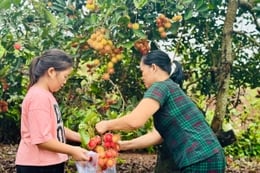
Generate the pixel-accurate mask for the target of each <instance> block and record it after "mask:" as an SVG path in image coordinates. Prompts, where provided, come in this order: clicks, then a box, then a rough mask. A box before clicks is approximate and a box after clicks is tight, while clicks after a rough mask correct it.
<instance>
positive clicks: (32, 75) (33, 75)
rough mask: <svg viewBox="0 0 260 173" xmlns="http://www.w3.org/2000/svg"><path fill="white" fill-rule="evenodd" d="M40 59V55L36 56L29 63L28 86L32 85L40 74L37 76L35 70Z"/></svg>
mask: <svg viewBox="0 0 260 173" xmlns="http://www.w3.org/2000/svg"><path fill="white" fill-rule="evenodd" d="M39 61H40V57H36V58H34V59H33V60H32V62H31V64H30V68H29V77H30V83H29V86H28V88H30V87H31V86H33V85H34V84H35V83H36V82H37V81H38V79H39V77H40V76H38V75H37V74H36V73H35V72H36V69H37V64H38V63H39Z"/></svg>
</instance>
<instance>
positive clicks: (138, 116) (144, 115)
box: [96, 98, 160, 134]
mask: <svg viewBox="0 0 260 173" xmlns="http://www.w3.org/2000/svg"><path fill="white" fill-rule="evenodd" d="M159 108H160V105H159V102H157V101H156V100H154V99H150V98H145V99H142V100H141V101H140V103H139V104H138V105H137V106H136V108H135V109H134V110H133V111H132V112H131V113H130V114H127V115H125V116H123V117H121V118H117V119H113V120H107V121H101V122H99V123H97V124H96V129H97V131H98V132H99V133H100V134H103V133H105V132H106V131H109V130H133V129H137V128H139V127H141V126H143V125H144V124H145V122H146V121H147V120H148V119H149V118H150V117H151V116H152V115H153V114H154V113H155V112H156V111H157V110H158V109H159Z"/></svg>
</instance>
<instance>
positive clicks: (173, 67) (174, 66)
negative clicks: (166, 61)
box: [170, 62, 176, 76]
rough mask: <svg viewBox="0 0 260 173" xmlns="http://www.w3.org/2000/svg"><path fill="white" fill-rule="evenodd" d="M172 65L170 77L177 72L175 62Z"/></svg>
mask: <svg viewBox="0 0 260 173" xmlns="http://www.w3.org/2000/svg"><path fill="white" fill-rule="evenodd" d="M171 63H172V65H171V73H170V76H171V75H172V74H173V73H174V72H175V70H176V64H175V63H174V62H171Z"/></svg>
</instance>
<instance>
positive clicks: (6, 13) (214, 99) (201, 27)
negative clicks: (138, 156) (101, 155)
mask: <svg viewBox="0 0 260 173" xmlns="http://www.w3.org/2000/svg"><path fill="white" fill-rule="evenodd" d="M259 18H260V1H259V0H229V1H228V0H223V1H219V0H207V1H206V0H197V1H192V0H163V1H158V0H87V1H85V0H73V1H72V0H1V2H0V141H1V143H17V142H18V141H19V127H20V106H21V102H22V99H23V97H24V95H25V93H26V90H27V84H28V65H29V63H30V61H31V60H32V58H34V57H35V56H37V55H39V54H40V53H41V52H43V51H44V50H47V49H50V48H59V49H63V50H64V51H66V52H67V53H69V54H71V55H72V56H73V58H74V60H75V68H74V72H73V74H72V75H71V77H70V79H69V80H68V82H67V84H66V86H65V87H64V88H63V89H62V90H61V91H60V92H58V93H56V94H55V95H56V97H57V99H58V102H59V103H60V108H61V111H62V115H63V120H64V122H65V125H66V126H68V127H70V128H72V129H74V130H79V131H80V128H79V127H82V126H81V125H82V124H86V125H87V126H88V127H93V125H94V124H95V123H96V122H98V121H100V120H101V119H113V118H117V117H120V116H122V115H124V114H125V113H127V112H128V111H130V110H132V108H133V107H134V106H135V105H136V104H137V103H138V101H139V100H140V99H141V98H142V95H143V92H144V90H145V88H144V86H143V84H142V81H141V79H140V72H139V69H138V65H139V60H140V58H141V56H142V55H145V54H146V53H147V52H148V51H150V50H153V49H158V48H160V49H163V50H165V51H167V52H168V53H169V54H170V56H173V57H174V59H176V60H178V61H180V62H181V63H182V65H183V68H184V72H185V82H184V85H183V89H184V91H185V92H186V93H187V94H188V95H189V96H190V97H191V98H192V99H193V100H194V102H195V103H196V104H197V105H198V106H199V107H200V108H201V109H202V110H203V111H204V113H205V115H206V118H207V120H208V122H209V124H210V125H211V127H212V129H213V130H214V132H215V133H216V134H220V133H221V132H223V131H226V130H228V129H230V128H232V129H233V130H234V131H235V134H236V139H237V140H236V142H235V143H233V144H232V145H229V146H227V147H225V152H226V154H227V155H231V156H233V157H257V158H259V155H260V99H259V98H260V75H259V74H260V53H259V49H260V39H259V38H260V20H259ZM151 127H152V120H150V121H149V122H148V123H147V124H146V125H145V126H144V127H143V128H141V129H138V130H136V131H133V132H119V133H120V134H121V136H122V138H123V139H131V138H134V137H136V136H140V135H142V134H144V133H146V132H147V131H148V130H150V129H151ZM89 129H91V128H89ZM85 134H88V135H90V136H92V134H94V131H87V132H86V133H85ZM147 151H148V152H155V148H148V149H147Z"/></svg>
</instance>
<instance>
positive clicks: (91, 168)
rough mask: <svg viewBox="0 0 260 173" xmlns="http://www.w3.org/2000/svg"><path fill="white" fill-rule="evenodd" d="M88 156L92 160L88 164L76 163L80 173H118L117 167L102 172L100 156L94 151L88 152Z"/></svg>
mask: <svg viewBox="0 0 260 173" xmlns="http://www.w3.org/2000/svg"><path fill="white" fill-rule="evenodd" d="M88 156H90V157H91V160H90V161H88V162H80V161H77V162H76V167H77V170H78V173H116V167H115V166H113V167H111V168H107V169H106V170H104V171H102V172H100V171H99V168H98V154H97V153H96V152H93V151H89V152H88Z"/></svg>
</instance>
